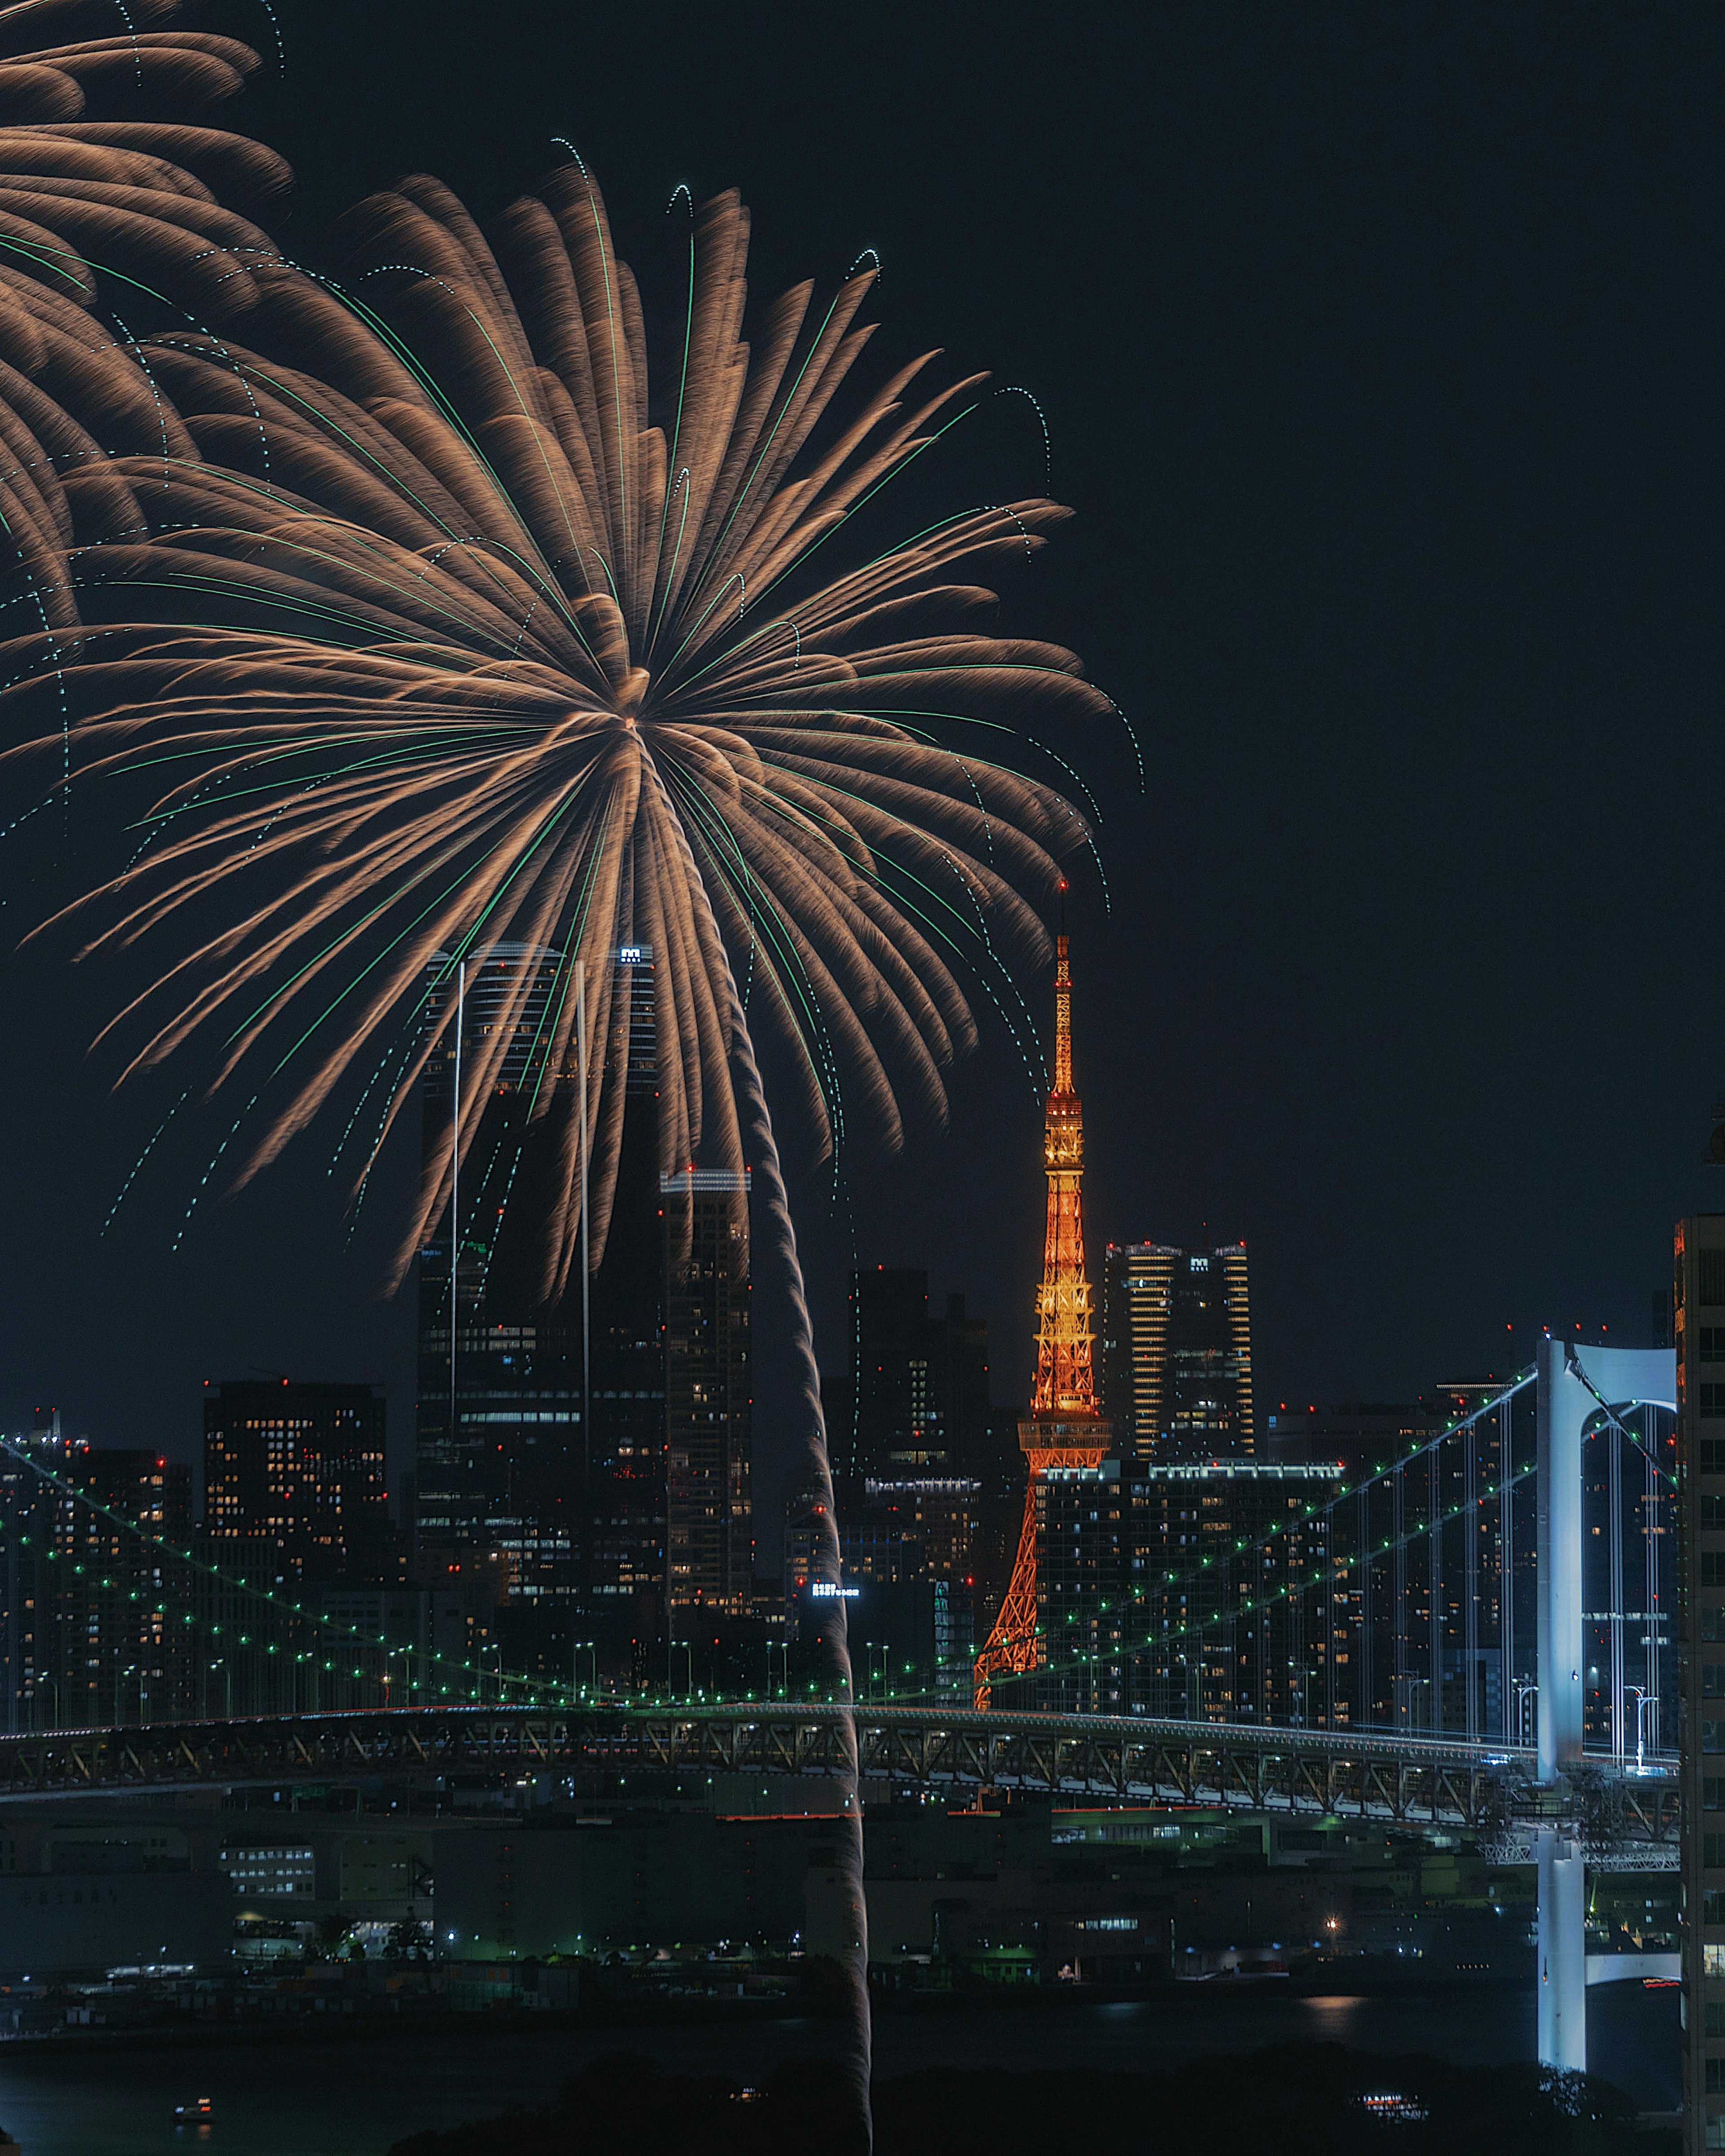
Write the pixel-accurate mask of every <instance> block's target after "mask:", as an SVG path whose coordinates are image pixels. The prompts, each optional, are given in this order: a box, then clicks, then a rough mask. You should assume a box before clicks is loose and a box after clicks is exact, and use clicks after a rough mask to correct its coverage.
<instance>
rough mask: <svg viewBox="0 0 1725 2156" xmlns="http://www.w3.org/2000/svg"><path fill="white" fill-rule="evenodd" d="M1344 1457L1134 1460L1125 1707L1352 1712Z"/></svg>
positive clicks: (1246, 1714)
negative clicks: (1335, 1460)
mask: <svg viewBox="0 0 1725 2156" xmlns="http://www.w3.org/2000/svg"><path fill="white" fill-rule="evenodd" d="M1344 1486H1345V1481H1344V1477H1343V1472H1342V1470H1341V1468H1340V1467H1339V1466H1336V1465H1333V1464H1332V1465H1330V1466H1322V1465H1310V1466H1270V1465H1266V1464H1265V1463H1263V1462H1260V1461H1256V1460H1221V1461H1205V1462H1203V1463H1194V1464H1191V1465H1163V1466H1147V1467H1143V1466H1134V1467H1133V1468H1132V1470H1131V1471H1130V1473H1129V1476H1128V1481H1127V1499H1128V1509H1129V1512H1130V1515H1131V1518H1130V1525H1129V1529H1128V1533H1129V1538H1130V1548H1131V1566H1130V1573H1131V1589H1130V1593H1131V1601H1132V1630H1133V1633H1134V1635H1135V1638H1134V1645H1135V1647H1136V1649H1137V1651H1136V1653H1135V1655H1134V1658H1133V1659H1134V1663H1135V1671H1134V1676H1133V1680H1132V1686H1133V1689H1132V1710H1133V1711H1135V1712H1139V1713H1147V1714H1153V1715H1168V1716H1173V1717H1178V1718H1180V1719H1183V1720H1186V1721H1192V1722H1286V1723H1288V1724H1291V1726H1293V1727H1296V1728H1301V1727H1306V1728H1311V1727H1337V1726H1340V1725H1342V1724H1343V1723H1346V1722H1351V1721H1353V1719H1355V1717H1354V1716H1353V1714H1352V1712H1350V1707H1351V1702H1350V1698H1349V1692H1348V1676H1349V1671H1348V1666H1347V1664H1346V1663H1345V1662H1344V1661H1342V1660H1341V1659H1340V1658H1341V1657H1343V1656H1345V1655H1347V1653H1348V1629H1347V1627H1346V1625H1345V1623H1344V1610H1343V1604H1342V1603H1341V1601H1340V1600H1339V1599H1338V1598H1339V1597H1340V1595H1341V1594H1342V1593H1343V1590H1344V1589H1345V1588H1346V1586H1347V1584H1348V1573H1347V1571H1346V1569H1345V1568H1344V1567H1343V1563H1341V1561H1340V1559H1341V1553H1339V1552H1338V1551H1337V1549H1336V1548H1335V1547H1334V1544H1333V1541H1332V1537H1333V1534H1334V1521H1333V1518H1332V1514H1331V1513H1330V1512H1329V1511H1328V1510H1327V1507H1328V1505H1329V1503H1330V1501H1331V1500H1332V1499H1333V1498H1335V1497H1336V1496H1338V1495H1339V1494H1340V1492H1341V1491H1343V1488H1344Z"/></svg>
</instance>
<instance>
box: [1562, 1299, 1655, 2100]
mask: <svg viewBox="0 0 1725 2156" xmlns="http://www.w3.org/2000/svg"><path fill="white" fill-rule="evenodd" d="M1537 1385H1538V1449H1537V1451H1536V1454H1535V1468H1534V1489H1535V1509H1536V1523H1537V1524H1536V1550H1537V1556H1536V1560H1535V1564H1536V1572H1537V1575H1538V1597H1539V1599H1538V1641H1537V1646H1536V1650H1535V1663H1534V1674H1535V1676H1536V1678H1537V1680H1538V1729H1537V1732H1536V1760H1537V1764H1536V1768H1535V1773H1536V1776H1537V1779H1538V1783H1539V1784H1540V1786H1541V1788H1542V1789H1548V1790H1551V1791H1553V1792H1554V1793H1555V1794H1557V1795H1558V1798H1559V1803H1558V1809H1557V1811H1556V1812H1555V1813H1554V1814H1553V1815H1550V1816H1549V1817H1542V1819H1541V1820H1540V1821H1539V1823H1538V1826H1537V1827H1536V1828H1535V1830H1534V1834H1533V1845H1534V1856H1535V1860H1536V1861H1537V1862H1538V1867H1539V1884H1538V1938H1539V1968H1538V1994H1539V2014H1538V2041H1539V2059H1540V2063H1541V2064H1542V2065H1543V2066H1562V2067H1564V2068H1566V2069H1568V2071H1573V2072H1585V2071H1586V2069H1587V1933H1586V1924H1587V1859H1586V1853H1585V1850H1584V1844H1583V1840H1582V1835H1581V1830H1580V1824H1579V1820H1577V1819H1576V1818H1574V1817H1573V1816H1568V1815H1567V1814H1568V1811H1569V1809H1570V1808H1569V1807H1568V1806H1567V1805H1566V1804H1563V1802H1562V1801H1561V1799H1562V1796H1563V1790H1564V1787H1565V1777H1566V1774H1567V1771H1568V1769H1569V1768H1573V1767H1574V1766H1576V1765H1577V1764H1579V1762H1580V1759H1581V1757H1582V1740H1583V1733H1584V1708H1585V1704H1586V1690H1587V1687H1586V1684H1585V1681H1584V1669H1585V1666H1586V1662H1585V1637H1584V1622H1585V1620H1584V1614H1583V1602H1582V1520H1581V1492H1582V1457H1581V1451H1582V1440H1583V1437H1584V1434H1585V1431H1586V1427H1587V1424H1588V1422H1589V1419H1590V1418H1591V1417H1592V1416H1594V1415H1595V1414H1599V1413H1600V1412H1601V1411H1602V1409H1604V1410H1609V1409H1617V1408H1620V1407H1626V1406H1631V1405H1633V1406H1644V1405H1651V1406H1655V1407H1668V1408H1671V1409H1674V1410H1675V1409H1676V1398H1677V1369H1676V1355H1675V1354H1674V1353H1673V1352H1672V1351H1671V1349H1670V1348H1669V1347H1592V1346H1584V1345H1582V1344H1580V1343H1579V1342H1570V1341H1566V1340H1553V1339H1544V1340H1542V1341H1541V1342H1539V1350H1538V1369H1537Z"/></svg>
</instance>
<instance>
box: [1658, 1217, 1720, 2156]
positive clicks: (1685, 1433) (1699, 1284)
mask: <svg viewBox="0 0 1725 2156" xmlns="http://www.w3.org/2000/svg"><path fill="white" fill-rule="evenodd" d="M1673 1271H1674V1293H1673V1296H1672V1312H1671V1315H1672V1319H1673V1323H1674V1328H1675V1342H1676V1352H1677V1542H1678V1568H1677V1578H1678V1619H1677V1627H1678V1641H1677V1667H1678V1688H1679V1694H1680V1697H1679V1707H1678V1717H1677V1732H1678V1743H1679V1748H1680V1753H1681V1758H1680V1763H1679V1768H1678V1774H1679V1782H1680V1789H1681V1828H1680V1832H1681V1841H1682V1866H1683V1896H1682V1912H1683V1915H1682V1958H1683V1998H1684V2005H1685V2012H1684V2015H1683V2148H1684V2156H1701V2152H1702V2150H1704V2149H1709V2148H1725V1213H1702V1214H1693V1215H1692V1216H1691V1217H1690V1218H1689V1219H1686V1220H1682V1221H1680V1222H1679V1223H1678V1225H1677V1233H1676V1263H1675V1265H1674V1268H1673ZM1667 1726H1669V1724H1668V1725H1667Z"/></svg>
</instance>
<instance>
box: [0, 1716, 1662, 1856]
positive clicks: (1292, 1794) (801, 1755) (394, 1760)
mask: <svg viewBox="0 0 1725 2156" xmlns="http://www.w3.org/2000/svg"><path fill="white" fill-rule="evenodd" d="M855 1731H856V1745H857V1757H858V1764H859V1766H860V1771H861V1773H862V1775H863V1777H864V1779H865V1780H876V1781H881V1780H884V1781H888V1782H891V1783H892V1784H896V1785H901V1786H921V1787H931V1788H938V1787H948V1788H955V1789H956V1788H993V1789H1019V1790H1025V1791H1032V1792H1035V1793H1036V1794H1041V1795H1045V1796H1050V1797H1096V1798H1101V1799H1106V1800H1111V1801H1114V1802H1117V1803H1118V1802H1132V1803H1139V1804H1169V1805H1174V1806H1199V1807H1204V1808H1206V1809H1237V1810H1250V1811H1256V1812H1277V1811H1283V1812H1287V1813H1290V1814H1296V1813H1297V1814H1302V1815H1313V1816H1330V1817H1337V1816H1339V1817H1357V1818H1363V1819H1372V1820H1383V1821H1384V1822H1385V1823H1387V1824H1388V1823H1404V1824H1406V1825H1417V1826H1425V1827H1428V1828H1430V1827H1437V1826H1443V1825H1455V1826H1466V1827H1471V1828H1474V1829H1476V1830H1481V1831H1483V1832H1486V1833H1488V1834H1494V1833H1495V1834H1497V1835H1502V1834H1504V1833H1505V1832H1506V1831H1507V1830H1509V1828H1510V1826H1511V1824H1512V1821H1519V1822H1520V1823H1521V1825H1522V1826H1523V1827H1525V1825H1527V1822H1528V1820H1530V1819H1531V1818H1532V1817H1535V1816H1538V1815H1543V1814H1545V1813H1547V1812H1553V1813H1555V1811H1556V1810H1557V1809H1559V1808H1560V1809H1562V1811H1563V1814H1564V1815H1565V1816H1567V1817H1569V1818H1572V1819H1575V1820H1578V1823H1579V1830H1580V1831H1582V1832H1583V1833H1584V1834H1585V1835H1587V1837H1588V1839H1589V1841H1590V1842H1599V1843H1602V1844H1603V1843H1604V1842H1607V1841H1611V1840H1624V1839H1625V1838H1627V1839H1630V1840H1639V1841H1649V1840H1651V1841H1657V1842H1661V1843H1666V1842H1669V1841H1670V1840H1671V1839H1672V1837H1673V1835H1674V1833H1675V1806H1676V1789H1675V1777H1674V1774H1672V1773H1671V1763H1669V1762H1666V1761H1664V1760H1661V1761H1660V1762H1659V1763H1657V1764H1656V1767H1655V1768H1653V1769H1652V1770H1651V1771H1650V1772H1649V1773H1646V1774H1641V1775H1639V1776H1637V1775H1635V1774H1633V1773H1632V1772H1628V1771H1625V1770H1624V1769H1623V1768H1621V1767H1620V1765H1619V1764H1618V1763H1615V1762H1614V1761H1612V1760H1610V1759H1609V1758H1599V1759H1594V1760H1589V1762H1587V1763H1586V1764H1585V1766H1584V1768H1583V1769H1582V1770H1581V1771H1580V1772H1579V1774H1578V1775H1577V1776H1576V1777H1575V1779H1574V1784H1572V1786H1571V1788H1570V1789H1568V1790H1567V1791H1565V1792H1563V1794H1562V1796H1561V1798H1558V1797H1556V1796H1553V1795H1552V1794H1550V1793H1547V1792H1543V1791H1535V1790H1532V1789H1531V1787H1530V1785H1531V1782H1532V1772H1533V1754H1532V1752H1531V1751H1529V1750H1527V1749H1524V1748H1514V1749H1511V1750H1508V1751H1505V1750H1502V1749H1499V1748H1486V1747H1484V1746H1471V1745H1469V1744H1467V1743H1466V1742H1465V1741H1463V1740H1461V1739H1445V1738H1422V1737H1417V1736H1405V1737H1404V1736H1398V1735H1396V1734H1394V1733H1393V1732H1384V1731H1370V1732H1368V1731H1357V1732H1356V1731H1348V1730H1328V1729H1282V1728H1275V1727H1263V1726H1254V1725H1240V1724H1230V1723H1221V1722H1173V1721H1155V1720H1151V1719H1148V1718H1147V1717H1112V1716H1106V1715H1057V1714H1029V1713H1012V1712H1002V1713H993V1712H988V1713H981V1714H978V1713H976V1712H972V1711H970V1710H968V1709H963V1708H947V1709H941V1710H931V1709H927V1708H917V1707H859V1708H858V1709H857V1710H856V1714H855ZM847 1743H848V1728H847V1717H846V1715H845V1711H844V1710H843V1709H842V1708H840V1707H830V1706H813V1707H798V1706H791V1705H784V1704H777V1705H768V1704H765V1703H758V1702H743V1703H742V1704H740V1705H731V1706H716V1707H707V1706H701V1707H648V1708H639V1707H637V1708H622V1707H605V1706H594V1707H588V1708H578V1709H573V1710H569V1711H562V1710H559V1711H547V1710H543V1709H523V1708H514V1707H473V1706H463V1707H403V1708H396V1709H392V1710H387V1711H383V1712H376V1711H357V1712H341V1713H330V1714H317V1715H302V1716H295V1717H259V1718H256V1719H244V1718H242V1719H234V1720H222V1721H212V1722H150V1723H145V1724H142V1725H141V1726H138V1727H128V1728H118V1729H96V1730H56V1731H52V1732H41V1733H37V1734H31V1735H19V1736H11V1737H6V1738H0V1803H5V1802H8V1801H10V1802H18V1801H21V1800H24V1799H31V1798H37V1799H39V1798H43V1797H47V1796H73V1795H79V1794H84V1795H95V1794H120V1793H121V1792H133V1793H137V1792H141V1791H143V1790H146V1789H159V1790H162V1792H164V1793H166V1792H167V1791H168V1790H170V1789H189V1788H208V1787H211V1786H213V1785H215V1786H222V1787H229V1788H233V1787H242V1786H247V1785H250V1786H254V1787H255V1786H259V1785H263V1786H270V1785H276V1786H287V1785H289V1784H298V1785H301V1786H303V1785H305V1784H355V1783H358V1782H364V1781H369V1780H375V1779H392V1780H401V1779H406V1780H409V1781H427V1780H439V1779H444V1778H448V1777H458V1778H466V1777H470V1776H474V1775H485V1774H511V1775H512V1776H514V1777H516V1778H519V1776H520V1775H521V1774H522V1773H523V1772H526V1773H528V1774H543V1773H547V1772H551V1773H568V1772H574V1771H578V1770H580V1769H594V1768H619V1769H621V1768H633V1769H634V1770H635V1771H637V1772H639V1771H643V1770H644V1771H648V1772H653V1771H659V1772H668V1773H680V1772H691V1773H692V1772H697V1771H698V1772H703V1773H707V1774H763V1773H764V1774H833V1773H834V1772H835V1771H837V1769H838V1768H839V1767H840V1765H841V1764H842V1763H843V1762H844V1759H845V1751H846V1747H847Z"/></svg>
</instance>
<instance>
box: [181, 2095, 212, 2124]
mask: <svg viewBox="0 0 1725 2156" xmlns="http://www.w3.org/2000/svg"><path fill="white" fill-rule="evenodd" d="M215 2115H216V2107H215V2106H214V2104H213V2103H212V2102H210V2100H209V2098H208V2097H207V2096H197V2097H193V2099H192V2101H191V2102H190V2103H177V2104H176V2105H175V2106H174V2123H175V2124H176V2125H178V2126H198V2125H201V2124H202V2123H203V2121H204V2120H205V2119H207V2118H213V2117H215Z"/></svg>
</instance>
